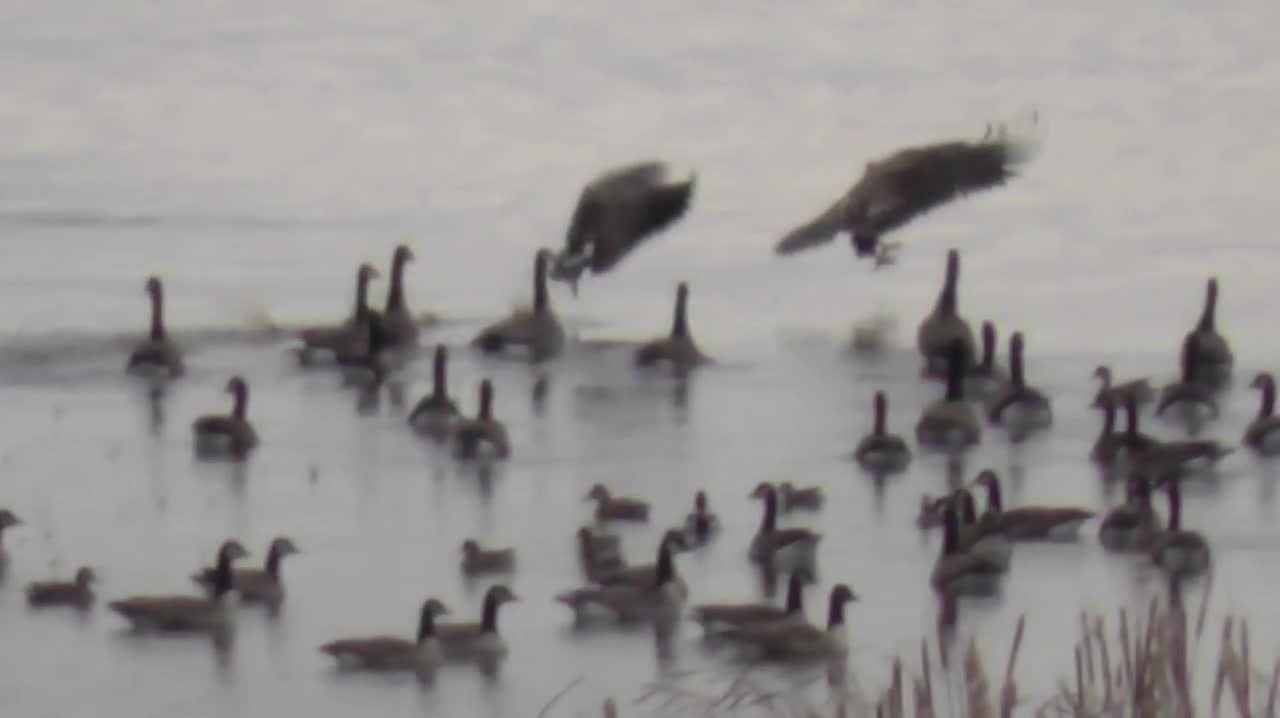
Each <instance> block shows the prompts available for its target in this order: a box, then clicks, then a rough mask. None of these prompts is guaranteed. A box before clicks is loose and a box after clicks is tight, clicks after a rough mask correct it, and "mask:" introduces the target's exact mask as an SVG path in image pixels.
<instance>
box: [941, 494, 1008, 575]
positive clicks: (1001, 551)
mask: <svg viewBox="0 0 1280 718" xmlns="http://www.w3.org/2000/svg"><path fill="white" fill-rule="evenodd" d="M954 500H958V501H959V502H960V533H959V543H958V544H957V545H958V547H959V549H960V550H961V551H964V552H967V553H973V554H977V555H979V556H983V557H985V558H988V559H990V560H991V562H992V563H994V564H995V565H997V566H999V567H1000V568H1001V569H1004V570H1008V568H1009V563H1010V561H1011V560H1012V558H1013V542H1012V541H1011V540H1009V534H1008V532H1007V531H1006V530H1005V527H1004V524H1003V522H1001V521H999V520H997V517H996V516H994V515H993V514H991V513H986V514H983V515H982V516H981V517H979V516H978V510H977V503H976V502H975V501H974V500H973V494H971V493H969V490H968V489H967V488H965V487H963V486H962V487H960V488H959V489H957V490H956V492H955V499H954Z"/></svg>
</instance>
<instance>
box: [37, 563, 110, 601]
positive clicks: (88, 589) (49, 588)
mask: <svg viewBox="0 0 1280 718" xmlns="http://www.w3.org/2000/svg"><path fill="white" fill-rule="evenodd" d="M97 580H98V577H97V575H96V574H95V573H94V571H93V569H92V568H89V567H88V566H82V567H80V568H79V569H78V570H77V571H76V575H75V578H73V579H72V580H70V581H34V582H32V583H29V584H27V605H29V606H31V607H32V608H45V607H50V606H70V607H72V608H79V609H82V610H83V609H87V608H89V607H90V606H92V605H93V600H94V593H93V583H94V582H95V581H97Z"/></svg>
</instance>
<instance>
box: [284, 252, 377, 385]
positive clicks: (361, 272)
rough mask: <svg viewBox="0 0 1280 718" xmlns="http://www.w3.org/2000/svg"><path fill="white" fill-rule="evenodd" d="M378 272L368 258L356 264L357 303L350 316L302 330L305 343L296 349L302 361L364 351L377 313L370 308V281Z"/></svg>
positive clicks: (307, 361) (349, 354) (337, 356)
mask: <svg viewBox="0 0 1280 718" xmlns="http://www.w3.org/2000/svg"><path fill="white" fill-rule="evenodd" d="M378 276H379V274H378V270H377V269H375V268H374V267H373V265H372V264H369V263H368V262H365V263H363V264H361V265H360V266H359V267H357V268H356V294H355V307H354V308H353V309H352V311H351V316H350V317H347V319H346V320H345V321H344V322H343V323H342V324H339V325H338V326H333V327H313V328H311V329H303V330H302V331H301V332H299V334H298V336H299V338H301V339H302V346H301V347H300V348H298V349H297V352H296V353H297V357H298V361H299V362H301V363H303V364H308V363H310V362H312V361H314V360H315V359H317V358H318V357H319V356H320V355H322V354H329V355H331V356H332V357H333V358H335V359H336V358H339V357H342V356H348V357H350V356H356V355H360V354H362V353H363V352H364V350H365V348H366V347H367V343H368V329H367V325H368V322H369V319H370V318H371V317H372V316H373V314H374V312H373V310H372V309H370V308H369V282H371V281H373V280H374V279H376V278H377V277H378Z"/></svg>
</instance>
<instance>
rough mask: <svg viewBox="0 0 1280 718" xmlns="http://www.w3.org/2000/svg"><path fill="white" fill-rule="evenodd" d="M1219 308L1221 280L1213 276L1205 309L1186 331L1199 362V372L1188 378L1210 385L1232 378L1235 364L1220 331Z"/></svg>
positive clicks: (1196, 361) (1208, 283) (1206, 293)
mask: <svg viewBox="0 0 1280 718" xmlns="http://www.w3.org/2000/svg"><path fill="white" fill-rule="evenodd" d="M1217 310H1218V280H1217V278H1215V277H1210V278H1209V280H1208V282H1206V284H1205V293H1204V311H1203V312H1201V314H1200V321H1199V322H1197V323H1196V326H1195V328H1194V329H1192V330H1191V331H1190V332H1188V333H1187V339H1188V341H1189V342H1190V343H1191V352H1192V354H1193V356H1194V358H1195V366H1196V372H1195V374H1194V375H1193V376H1191V377H1190V378H1189V380H1190V381H1194V382H1196V383H1199V384H1205V385H1207V386H1210V387H1215V386H1219V385H1221V384H1223V383H1225V382H1226V381H1227V380H1228V379H1230V377H1231V368H1232V366H1233V365H1234V364H1235V357H1234V356H1232V354H1231V347H1230V346H1229V345H1228V344H1227V340H1226V339H1224V338H1223V336H1222V335H1221V334H1219V333H1218V328H1217Z"/></svg>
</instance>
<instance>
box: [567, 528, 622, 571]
mask: <svg viewBox="0 0 1280 718" xmlns="http://www.w3.org/2000/svg"><path fill="white" fill-rule="evenodd" d="M577 537H578V561H579V563H580V564H581V565H582V572H583V573H584V574H585V575H586V577H587V579H588V580H589V581H591V582H593V583H595V582H596V581H597V579H598V578H599V577H601V576H604V575H606V574H608V573H610V572H612V571H616V570H618V569H621V568H623V567H625V566H626V565H627V562H626V559H625V558H623V556H622V541H621V539H620V538H619V537H618V535H617V534H613V533H604V532H600V531H598V530H596V529H594V528H592V527H590V526H583V527H581V528H579V529H578V533H577Z"/></svg>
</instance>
